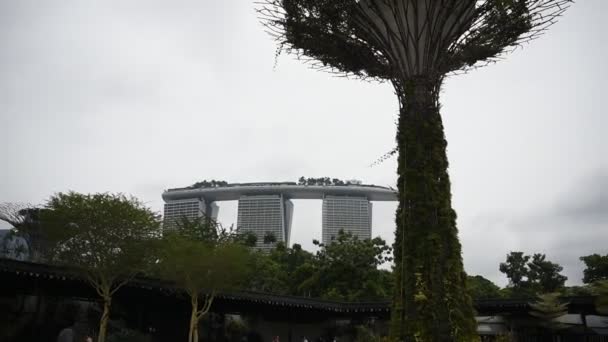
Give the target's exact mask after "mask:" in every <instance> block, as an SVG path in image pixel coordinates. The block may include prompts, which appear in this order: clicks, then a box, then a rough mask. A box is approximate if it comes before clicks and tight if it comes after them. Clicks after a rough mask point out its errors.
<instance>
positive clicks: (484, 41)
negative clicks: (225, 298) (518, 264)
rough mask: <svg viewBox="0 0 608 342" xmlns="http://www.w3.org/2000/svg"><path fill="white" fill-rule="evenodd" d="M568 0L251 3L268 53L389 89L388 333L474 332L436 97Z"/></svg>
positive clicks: (446, 335)
mask: <svg viewBox="0 0 608 342" xmlns="http://www.w3.org/2000/svg"><path fill="white" fill-rule="evenodd" d="M570 2H571V1H570V0H262V3H261V4H260V5H259V6H260V7H259V8H258V12H259V13H260V15H261V17H262V22H263V23H264V25H265V26H266V28H267V30H268V31H269V32H270V33H271V34H272V35H273V36H274V37H275V38H276V40H277V42H278V44H279V48H280V49H281V50H285V51H288V52H292V53H295V54H296V55H298V56H299V57H301V58H303V59H306V60H308V61H309V62H311V65H313V66H314V67H316V68H319V69H322V70H327V71H330V72H336V73H341V74H345V75H349V76H355V77H359V78H363V79H375V80H380V81H390V82H391V84H392V85H393V87H394V89H395V92H396V94H397V96H398V99H399V105H400V106H399V107H400V108H399V109H400V112H399V113H400V114H399V120H398V125H397V126H398V127H397V148H396V150H395V151H396V152H398V169H397V173H398V181H397V185H398V188H399V207H398V209H397V215H396V223H397V229H396V233H395V245H394V247H395V248H394V257H395V268H394V273H395V281H396V286H395V289H396V290H395V294H394V300H393V310H392V318H391V320H392V322H391V336H392V337H393V338H394V339H395V340H399V341H471V340H474V339H475V334H476V333H475V331H476V325H475V321H474V314H473V309H472V305H471V299H470V298H469V296H468V295H467V294H466V291H465V278H466V275H465V273H464V270H463V266H462V257H461V247H460V243H459V241H458V231H457V229H456V214H455V212H454V210H453V209H452V205H451V190H450V181H449V177H448V173H447V169H448V160H447V156H446V146H447V143H446V141H445V136H444V132H443V124H442V121H441V116H440V114H439V107H440V106H439V99H438V95H439V89H440V88H441V84H442V81H443V79H444V78H445V77H446V75H449V74H455V73H459V72H466V71H468V70H471V69H473V68H477V67H480V66H484V65H487V64H489V63H492V62H494V61H496V60H498V59H499V58H500V57H501V56H503V55H504V54H506V53H507V52H510V51H512V50H514V49H516V48H517V47H519V46H521V45H522V44H523V43H526V42H529V41H531V40H534V39H536V38H537V37H539V36H540V35H541V34H542V33H543V32H544V31H546V29H547V28H548V27H549V26H551V25H552V24H553V23H555V21H556V20H557V18H558V17H559V16H560V15H561V14H562V13H563V12H564V11H565V10H566V9H567V7H568V6H569V4H570Z"/></svg>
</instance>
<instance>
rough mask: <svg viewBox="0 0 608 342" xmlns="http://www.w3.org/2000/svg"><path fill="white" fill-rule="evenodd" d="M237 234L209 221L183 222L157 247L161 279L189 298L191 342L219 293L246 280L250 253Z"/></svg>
mask: <svg viewBox="0 0 608 342" xmlns="http://www.w3.org/2000/svg"><path fill="white" fill-rule="evenodd" d="M248 240H249V239H247V238H246V239H242V238H241V236H240V235H239V234H238V232H236V231H234V230H232V229H226V228H224V227H223V226H222V225H221V224H219V223H217V222H216V221H214V220H211V219H209V218H206V217H201V218H197V219H189V218H186V217H184V218H182V219H180V220H178V221H177V222H176V224H175V226H174V228H173V229H170V230H167V231H166V232H165V234H164V236H163V239H162V240H161V241H160V244H159V247H158V257H159V260H158V263H157V265H156V269H157V272H158V275H159V276H160V277H161V278H163V279H166V280H169V281H172V282H174V283H175V284H176V285H177V286H178V287H179V288H181V289H183V290H184V291H185V292H186V294H187V295H188V296H189V297H190V304H191V314H190V323H189V332H188V342H198V336H199V334H198V326H199V322H200V320H201V319H202V318H203V317H204V316H205V315H206V314H207V313H208V312H209V309H210V308H211V305H212V304H213V300H214V299H215V295H216V294H217V292H218V291H225V290H230V289H232V288H234V287H236V286H238V285H240V284H241V283H242V282H243V281H244V280H245V279H246V272H247V260H248V259H249V258H248V251H247V249H246V246H245V244H244V243H248Z"/></svg>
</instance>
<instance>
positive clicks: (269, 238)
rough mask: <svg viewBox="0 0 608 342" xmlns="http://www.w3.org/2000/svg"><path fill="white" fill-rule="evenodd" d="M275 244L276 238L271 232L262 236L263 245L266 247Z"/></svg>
mask: <svg viewBox="0 0 608 342" xmlns="http://www.w3.org/2000/svg"><path fill="white" fill-rule="evenodd" d="M275 242H277V237H276V235H274V233H273V232H266V234H264V244H266V245H268V244H272V243H275Z"/></svg>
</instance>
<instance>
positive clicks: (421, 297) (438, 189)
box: [391, 80, 476, 342]
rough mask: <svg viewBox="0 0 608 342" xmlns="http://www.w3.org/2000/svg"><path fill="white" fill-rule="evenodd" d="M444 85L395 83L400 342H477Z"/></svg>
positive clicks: (394, 330) (394, 328)
mask: <svg viewBox="0 0 608 342" xmlns="http://www.w3.org/2000/svg"><path fill="white" fill-rule="evenodd" d="M440 86H441V81H431V82H429V81H428V80H416V81H409V82H407V83H405V84H404V85H402V84H399V83H397V82H395V89H396V90H397V93H398V94H399V95H400V107H401V108H400V115H399V123H398V128H397V144H398V145H397V146H398V152H399V158H398V163H399V165H398V169H397V173H398V176H399V178H398V181H397V185H398V188H399V207H398V209H397V215H396V221H397V222H396V223H397V230H396V233H395V245H394V257H395V281H396V286H395V298H394V301H393V313H392V322H391V335H392V336H393V337H394V338H395V339H397V340H398V341H407V342H409V341H433V342H435V341H441V342H446V341H472V340H474V339H475V336H476V332H475V331H476V324H475V320H474V314H473V309H472V304H471V299H470V297H469V295H468V294H467V292H466V288H465V284H466V274H465V273H464V270H463V266H462V257H461V247H460V242H459V241H458V230H457V228H456V213H455V212H454V210H453V209H452V205H451V190H450V180H449V177H448V173H447V169H448V160H447V156H446V146H447V142H446V140H445V136H444V132H443V124H442V121H441V116H440V114H439V103H438V100H437V97H438V92H439V88H440Z"/></svg>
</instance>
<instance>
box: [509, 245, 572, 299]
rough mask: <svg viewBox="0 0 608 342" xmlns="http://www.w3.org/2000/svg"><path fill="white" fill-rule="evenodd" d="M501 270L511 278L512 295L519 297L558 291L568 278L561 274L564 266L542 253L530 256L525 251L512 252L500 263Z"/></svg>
mask: <svg viewBox="0 0 608 342" xmlns="http://www.w3.org/2000/svg"><path fill="white" fill-rule="evenodd" d="M499 270H500V272H502V273H504V274H505V275H506V276H507V278H508V279H509V287H510V288H511V290H512V291H511V295H513V296H519V297H530V296H533V295H534V294H536V293H539V292H540V293H551V292H556V291H558V290H560V289H562V288H563V287H564V284H565V282H566V280H567V279H568V278H567V277H566V276H563V275H561V274H560V272H561V271H562V270H563V267H562V266H560V265H559V264H556V263H553V262H551V261H549V260H546V256H545V255H544V254H540V253H535V254H533V255H532V256H529V255H525V254H524V253H523V252H510V253H509V254H507V259H506V262H503V263H500V266H499Z"/></svg>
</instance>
